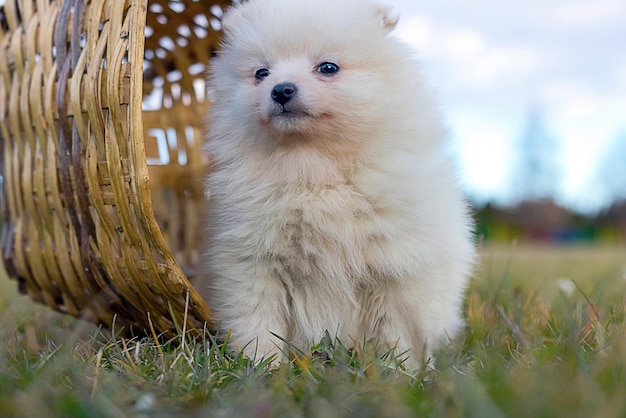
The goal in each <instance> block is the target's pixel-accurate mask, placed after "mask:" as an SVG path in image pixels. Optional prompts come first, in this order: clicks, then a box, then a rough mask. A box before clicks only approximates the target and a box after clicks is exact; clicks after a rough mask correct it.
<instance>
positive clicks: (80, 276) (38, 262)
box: [0, 0, 229, 335]
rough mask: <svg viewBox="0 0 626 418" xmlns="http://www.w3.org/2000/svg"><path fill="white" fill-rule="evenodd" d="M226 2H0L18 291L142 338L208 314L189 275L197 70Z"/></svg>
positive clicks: (197, 177)
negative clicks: (1, 3)
mask: <svg viewBox="0 0 626 418" xmlns="http://www.w3.org/2000/svg"><path fill="white" fill-rule="evenodd" d="M227 3H229V2H227V1H191V0H189V1H163V0H151V1H148V0H93V1H85V0H59V1H54V0H6V1H5V5H4V6H3V7H2V8H0V140H1V144H0V146H1V147H2V151H1V160H0V165H1V166H0V168H1V170H2V171H1V174H2V180H3V182H2V209H3V212H2V218H3V223H4V225H3V260H4V264H5V267H6V269H7V272H8V273H9V275H10V276H11V277H13V278H16V279H17V280H18V283H19V288H20V290H21V291H22V292H25V293H27V294H28V295H30V296H31V297H32V298H33V299H34V300H36V301H38V302H41V303H44V304H46V305H48V306H50V307H52V308H54V309H56V310H59V311H62V312H66V313H69V314H71V315H74V316H77V317H83V318H85V319H88V320H90V321H93V322H96V323H101V324H104V325H111V324H112V323H113V320H114V316H115V317H116V318H115V323H116V324H121V325H124V326H125V328H126V329H127V330H128V329H132V330H133V331H134V332H135V333H137V332H138V333H143V332H146V333H148V332H153V330H154V331H155V332H156V333H165V334H168V335H171V334H172V333H173V332H176V329H177V327H178V328H180V327H182V325H183V324H186V326H187V328H188V329H190V330H191V331H192V332H194V333H196V334H199V333H200V332H202V327H203V326H204V324H205V323H206V322H209V323H210V318H211V313H210V311H209V309H208V307H207V306H206V305H205V303H204V302H203V301H202V299H201V298H200V296H199V295H198V293H197V292H196V291H195V290H194V289H193V287H192V286H191V284H190V282H189V280H188V278H187V276H186V273H187V274H189V273H190V272H193V269H194V267H195V264H196V263H197V261H198V254H197V245H196V244H197V239H198V236H197V234H198V233H197V231H198V225H199V219H198V212H199V207H200V205H202V198H203V197H202V186H201V183H202V181H201V180H202V177H203V176H204V173H205V170H206V166H207V163H206V159H205V158H203V157H202V151H201V146H200V144H201V138H202V132H203V119H204V114H205V112H206V103H205V93H204V89H205V88H204V72H205V69H206V65H207V63H208V62H209V59H210V57H211V54H212V51H214V50H215V49H216V47H217V44H218V37H219V29H220V24H219V17H220V16H221V13H222V7H224V6H225V5H226V4H227ZM117 327H118V325H116V328H117Z"/></svg>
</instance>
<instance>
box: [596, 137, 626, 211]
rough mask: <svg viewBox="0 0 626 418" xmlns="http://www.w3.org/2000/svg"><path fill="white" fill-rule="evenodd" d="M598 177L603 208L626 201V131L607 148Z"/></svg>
mask: <svg viewBox="0 0 626 418" xmlns="http://www.w3.org/2000/svg"><path fill="white" fill-rule="evenodd" d="M596 176H597V179H596V182H597V183H598V185H599V190H597V193H598V199H599V200H601V202H602V203H601V204H602V206H604V207H608V206H610V205H611V204H613V203H615V202H620V201H623V200H626V131H623V132H621V133H620V134H618V135H617V136H616V137H615V139H614V140H613V141H612V142H611V143H610V145H609V146H608V147H607V149H606V154H605V155H604V157H603V158H601V159H600V166H599V167H598V170H597V175H596Z"/></svg>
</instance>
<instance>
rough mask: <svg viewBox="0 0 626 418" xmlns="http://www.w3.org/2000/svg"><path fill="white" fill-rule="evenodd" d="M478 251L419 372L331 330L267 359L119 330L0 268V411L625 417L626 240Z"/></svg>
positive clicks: (37, 413) (485, 247)
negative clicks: (463, 294) (276, 362)
mask: <svg viewBox="0 0 626 418" xmlns="http://www.w3.org/2000/svg"><path fill="white" fill-rule="evenodd" d="M481 254H482V262H481V265H480V267H479V268H478V270H477V272H476V275H475V279H474V280H473V282H472V284H471V286H470V288H469V289H468V292H467V302H466V306H465V313H466V318H467V326H466V328H465V329H464V331H463V332H462V333H461V335H459V336H458V337H457V338H456V339H455V340H454V341H453V342H452V344H451V345H450V347H447V348H445V349H443V350H441V351H440V352H439V353H438V360H437V363H436V368H435V369H432V368H431V369H427V370H423V371H421V372H419V373H411V372H409V371H406V370H403V369H402V367H401V366H399V362H400V360H401V359H398V358H397V357H401V355H400V353H396V354H398V356H396V355H394V353H377V352H376V349H375V347H374V345H373V343H372V344H369V345H366V346H365V347H364V348H363V349H360V350H347V349H346V348H345V347H344V346H343V344H342V342H340V341H335V340H334V339H333V338H331V336H328V338H326V339H324V340H323V341H321V342H320V344H319V345H318V346H317V347H316V351H317V354H316V355H315V356H314V357H312V358H307V357H301V358H299V359H297V360H294V361H293V362H292V364H285V365H284V366H282V367H281V368H279V369H278V370H272V371H268V370H267V369H265V368H264V367H263V365H259V366H253V365H251V364H249V363H248V362H247V361H246V360H245V359H243V358H242V357H240V356H239V357H238V356H229V355H228V354H227V353H225V352H224V350H223V348H222V347H219V346H211V345H209V344H208V343H207V344H205V343H200V342H196V341H191V340H188V339H181V338H178V339H176V340H175V341H172V342H169V343H156V342H155V341H154V340H152V339H130V340H129V339H122V338H120V337H117V336H115V335H110V334H108V333H107V332H104V331H100V330H98V329H97V328H96V327H94V326H92V325H89V324H85V323H82V322H80V321H76V320H74V319H72V318H69V317H66V316H64V315H60V314H56V313H54V312H52V311H51V310H49V309H48V308H46V307H43V306H38V305H35V304H34V303H32V302H31V301H30V300H28V299H27V298H24V297H21V296H18V295H17V292H16V291H15V283H14V282H11V281H9V280H7V279H6V278H4V277H0V416H3V417H4V416H23V417H31V416H38V417H47V416H50V417H120V416H151V417H152V416H181V415H182V416H203V417H204V416H216V417H239V416H241V417H248V416H257V417H270V416H284V417H298V416H307V417H308V416H311V417H317V416H320V417H322V416H323V417H333V416H342V417H343V416H349V417H405V416H407V417H408V416H432V417H466V416H467V417H505V416H507V417H508V416H512V417H538V416H542V417H560V416H567V417H591V416H597V417H623V416H626V398H625V397H624V393H626V327H625V324H626V314H625V308H624V306H625V304H626V303H625V302H626V248H625V247H623V246H617V245H614V246H610V245H605V246H592V245H573V246H561V247H553V246H542V245H536V244H514V243H510V244H509V243H507V244H502V243H501V244H497V245H496V244H489V245H482V246H481Z"/></svg>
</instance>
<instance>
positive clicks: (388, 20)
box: [376, 6, 400, 33]
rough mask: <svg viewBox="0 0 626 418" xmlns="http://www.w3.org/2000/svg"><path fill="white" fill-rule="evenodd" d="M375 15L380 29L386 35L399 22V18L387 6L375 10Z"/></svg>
mask: <svg viewBox="0 0 626 418" xmlns="http://www.w3.org/2000/svg"><path fill="white" fill-rule="evenodd" d="M376 15H377V17H378V20H379V22H380V26H381V28H382V29H383V30H384V31H385V32H387V33H389V32H391V31H392V30H393V29H394V28H395V27H396V25H397V24H398V20H400V16H399V15H398V14H397V13H395V12H394V11H393V10H392V9H391V7H388V6H379V7H378V9H376Z"/></svg>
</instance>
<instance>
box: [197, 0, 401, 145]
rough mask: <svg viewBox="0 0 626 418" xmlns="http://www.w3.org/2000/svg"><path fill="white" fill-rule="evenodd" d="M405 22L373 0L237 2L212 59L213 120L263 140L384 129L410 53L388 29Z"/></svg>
mask: <svg viewBox="0 0 626 418" xmlns="http://www.w3.org/2000/svg"><path fill="white" fill-rule="evenodd" d="M396 22H397V17H395V16H394V15H392V14H391V13H390V12H389V11H388V10H387V9H386V8H383V7H380V6H378V5H375V4H373V3H370V2H369V1H367V0H315V1H311V0H250V1H248V2H245V3H242V4H240V5H238V6H236V7H234V8H231V9H230V10H229V11H228V12H227V13H226V15H225V17H224V19H223V27H224V38H223V45H222V50H221V52H220V54H219V55H218V57H217V58H216V59H214V60H213V61H212V64H211V65H212V68H211V73H210V77H209V85H210V87H209V88H210V90H211V93H212V96H213V99H214V116H213V121H212V123H214V124H215V123H217V124H223V125H228V127H229V128H230V129H231V130H232V129H237V130H241V129H244V130H246V134H245V135H243V136H245V137H248V138H252V137H254V138H255V139H256V140H258V137H259V136H261V137H267V138H273V139H276V138H278V139H279V140H288V139H290V138H296V137H297V138H300V139H302V138H314V139H320V138H321V139H325V138H333V139H335V140H336V139H338V138H342V139H354V138H355V137H359V136H361V137H362V136H363V134H365V133H367V132H370V131H371V130H372V129H378V128H379V127H380V120H381V114H382V113H386V114H389V113H393V108H394V107H395V106H402V105H401V102H402V99H401V96H402V95H403V90H404V88H405V87H406V86H405V79H406V74H407V71H406V70H405V69H404V68H405V67H406V65H405V61H406V57H407V55H408V53H407V50H406V49H404V47H403V46H402V45H400V44H399V43H398V42H396V41H395V40H394V39H392V38H390V37H389V36H388V34H389V32H391V30H392V29H393V27H394V26H395V24H396ZM398 100H400V103H398ZM385 119H389V118H388V117H386V118H385Z"/></svg>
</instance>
